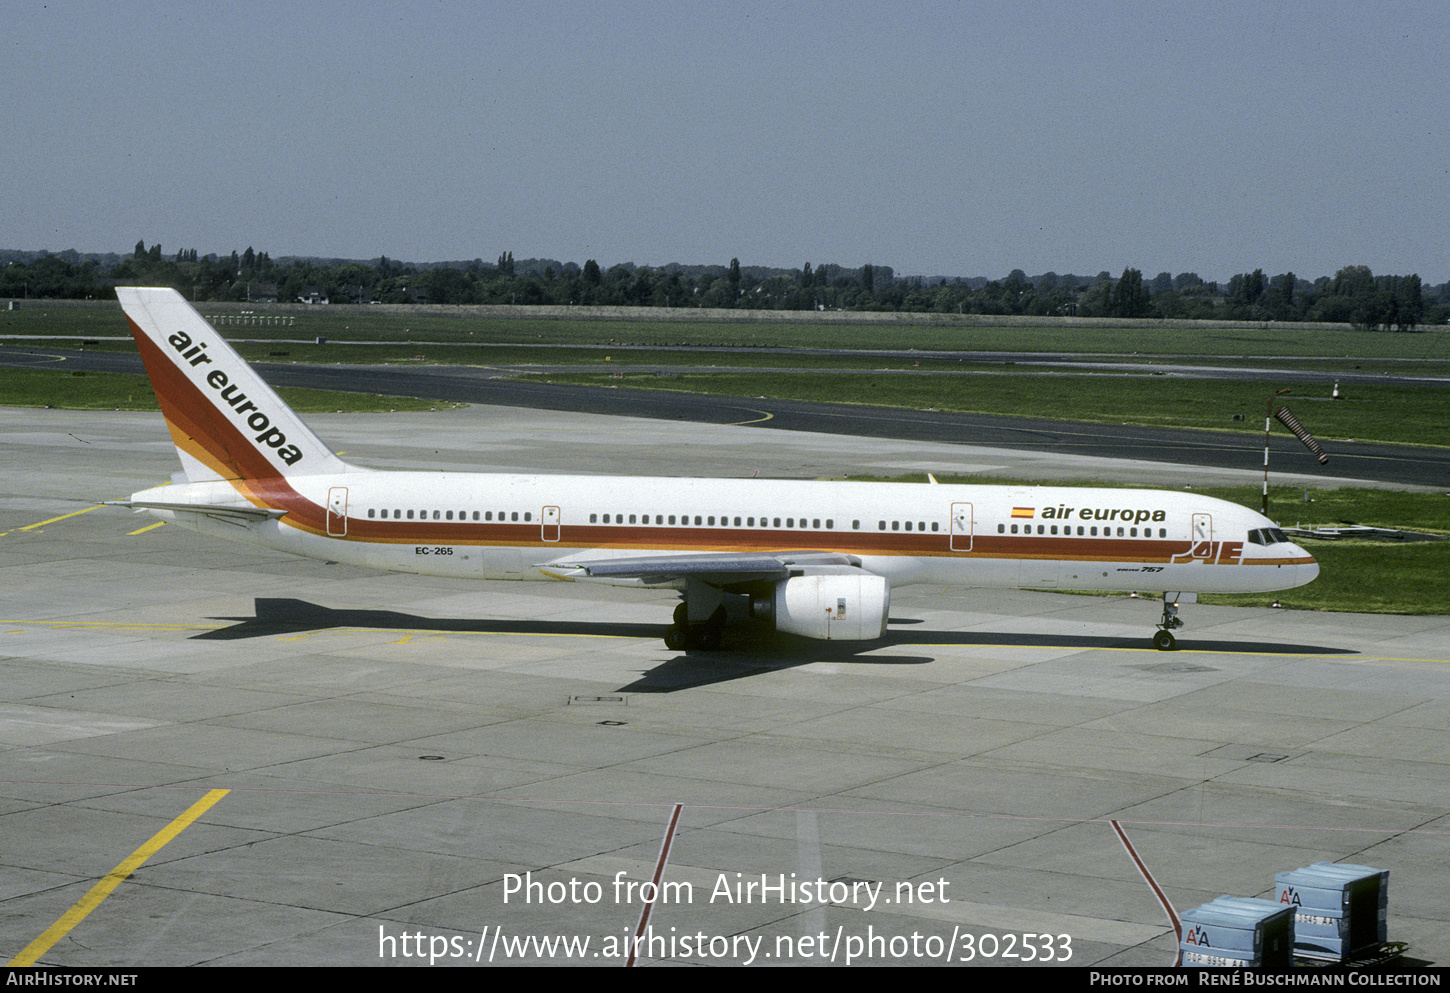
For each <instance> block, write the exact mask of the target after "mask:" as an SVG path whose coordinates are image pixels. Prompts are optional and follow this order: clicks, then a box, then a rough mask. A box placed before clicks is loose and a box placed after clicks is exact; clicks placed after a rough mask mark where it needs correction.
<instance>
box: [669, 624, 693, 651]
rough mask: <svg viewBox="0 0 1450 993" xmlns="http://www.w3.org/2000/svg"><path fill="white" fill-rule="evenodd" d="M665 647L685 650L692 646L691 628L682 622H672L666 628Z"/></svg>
mask: <svg viewBox="0 0 1450 993" xmlns="http://www.w3.org/2000/svg"><path fill="white" fill-rule="evenodd" d="M665 647H666V648H668V649H669V650H670V651H672V652H683V651H684V650H685V649H687V648H689V647H690V629H689V628H687V627H685V626H684V625H682V624H671V625H670V626H669V627H667V628H665Z"/></svg>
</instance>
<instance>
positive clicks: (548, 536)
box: [539, 507, 559, 541]
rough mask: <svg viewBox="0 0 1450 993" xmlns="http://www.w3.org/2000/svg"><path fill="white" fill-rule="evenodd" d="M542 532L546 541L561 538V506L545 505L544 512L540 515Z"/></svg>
mask: <svg viewBox="0 0 1450 993" xmlns="http://www.w3.org/2000/svg"><path fill="white" fill-rule="evenodd" d="M539 521H540V534H539V537H540V538H542V539H543V540H544V541H558V540H559V508H558V507H545V508H544V512H543V513H542V514H540V515H539Z"/></svg>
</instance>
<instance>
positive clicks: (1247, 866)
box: [0, 407, 1450, 967]
mask: <svg viewBox="0 0 1450 993" xmlns="http://www.w3.org/2000/svg"><path fill="white" fill-rule="evenodd" d="M308 420H309V422H310V423H311V424H312V426H313V427H314V429H315V430H316V431H317V433H318V434H319V435H320V436H321V437H322V438H323V439H325V440H327V441H328V442H330V443H332V444H333V445H334V447H335V448H336V449H338V450H339V451H341V452H342V453H343V454H344V455H345V457H346V458H348V459H350V460H352V461H355V462H358V463H360V464H363V465H371V466H376V467H380V468H402V467H410V468H441V469H471V470H488V469H498V470H503V471H514V470H529V471H542V472H558V471H566V470H568V471H585V472H611V473H620V472H623V473H667V474H672V475H699V476H750V475H757V474H758V475H761V476H802V475H803V476H839V475H844V474H851V475H861V474H877V473H891V472H900V471H902V470H903V469H906V468H912V469H917V470H924V471H933V472H963V471H967V472H971V471H976V472H983V473H992V474H999V475H1008V474H1010V475H1015V476H1025V477H1027V478H1040V479H1043V480H1048V479H1052V478H1058V477H1062V476H1068V477H1074V478H1080V477H1081V475H1082V474H1083V473H1084V472H1095V473H1097V475H1098V478H1103V479H1122V480H1132V481H1137V482H1141V481H1145V480H1148V481H1153V482H1156V483H1159V484H1162V485H1165V486H1167V485H1174V486H1182V485H1193V484H1199V483H1207V482H1223V481H1226V480H1237V479H1245V478H1252V473H1251V472H1247V473H1246V472H1240V471H1238V470H1234V469H1231V468H1222V469H1199V468H1191V467H1183V466H1174V465H1170V464H1168V463H1164V462H1133V461H1126V460H1124V461H1110V460H1103V459H1099V458H1092V457H1088V456H1074V455H1062V454H1055V453H1050V452H1040V451H1039V452H1031V451H1009V450H1005V449H988V448H973V447H967V446H961V445H949V444H943V443H939V442H933V441H912V440H900V441H895V442H893V443H891V444H890V445H883V444H882V443H881V442H880V441H877V440H872V439H869V438H856V437H847V436H844V435H839V434H821V433H808V432H794V431H759V430H756V429H753V428H751V427H749V426H732V425H712V424H690V423H680V422H675V421H669V420H659V419H631V418H620V417H605V416H597V415H590V414H579V413H561V412H554V411H547V410H510V411H505V410H502V409H500V408H491V407H471V408H467V409H464V410H457V411H447V412H435V413H426V414H394V415H384V416H378V415H328V416H312V417H309V418H308ZM0 469H3V475H0V479H3V483H0V582H3V584H4V589H6V590H7V595H6V597H5V599H4V601H3V603H4V607H3V617H0V621H3V623H0V639H3V641H0V673H3V678H4V686H3V690H0V764H3V770H0V798H3V800H0V832H3V835H0V836H3V837H4V838H5V844H4V845H3V846H0V864H3V866H4V871H3V873H0V913H3V920H4V926H3V928H0V935H3V937H4V941H5V950H6V957H7V959H9V958H10V957H11V956H17V955H19V954H21V953H22V951H23V950H24V949H26V948H27V947H29V946H31V944H32V943H33V942H36V941H37V940H38V939H40V938H41V937H42V936H43V935H45V934H47V933H52V934H53V932H48V929H52V927H53V925H56V924H57V922H60V921H63V920H66V919H67V913H68V911H69V910H70V909H71V908H73V907H74V906H75V905H76V904H77V902H78V901H80V900H81V899H82V898H83V897H84V896H85V895H86V894H87V893H88V892H89V891H91V890H92V888H93V887H94V886H96V884H97V882H98V880H102V879H103V878H104V877H106V876H107V874H108V873H112V871H113V870H115V869H117V867H118V866H121V865H122V864H123V863H124V862H125V860H127V858H128V856H131V855H132V854H133V853H135V852H137V850H138V849H140V848H142V847H143V846H145V845H146V843H147V842H148V840H151V839H154V838H157V837H159V836H161V835H164V834H165V833H166V832H167V831H168V830H174V833H172V834H171V836H170V837H169V838H167V839H166V840H165V841H164V843H162V844H161V845H160V846H159V847H158V848H157V849H156V850H155V852H154V854H150V855H149V857H147V858H146V860H145V861H144V862H143V863H141V864H140V865H139V867H132V868H131V869H129V870H128V871H127V872H126V873H122V874H121V876H124V878H120V877H117V878H119V882H118V883H116V884H115V887H114V889H113V890H112V891H110V893H109V895H107V896H106V897H105V898H104V899H103V900H101V901H100V902H99V903H98V904H97V905H96V906H95V907H94V909H92V910H90V912H89V913H88V914H86V915H85V916H83V918H81V919H79V920H76V921H74V922H73V923H72V924H71V926H69V927H68V928H66V929H65V930H64V931H63V933H61V934H59V935H56V936H54V940H53V941H52V943H51V944H49V945H48V946H47V947H46V948H45V950H44V951H42V952H40V953H39V954H38V958H37V959H36V961H37V962H39V963H42V964H56V965H68V966H134V965H156V966H162V965H231V966H250V965H347V966H362V965H419V964H423V965H427V964H430V962H432V963H436V964H439V965H442V964H449V965H472V964H487V963H492V964H521V963H546V964H553V965H561V964H587V965H602V966H622V965H624V964H625V963H626V961H627V959H628V953H629V951H630V948H631V946H630V942H629V940H628V939H629V937H630V936H632V935H635V934H637V933H640V932H641V929H643V933H644V935H645V937H646V941H645V942H644V943H643V945H641V946H639V947H638V948H637V949H636V952H637V961H636V964H637V965H641V966H652V965H663V964H696V965H724V964H752V965H760V964H785V963H789V964H800V965H807V964H848V962H849V964H858V965H859V964H874V965H880V964H898V965H918V964H922V965H925V964H941V963H944V962H947V961H950V962H951V963H953V964H967V965H983V964H986V965H1023V966H1029V967H1038V966H1043V965H1048V966H1067V967H1078V966H1088V965H1102V966H1163V965H1168V964H1171V962H1172V961H1173V958H1174V954H1175V947H1176V946H1175V939H1174V932H1173V929H1172V924H1171V921H1170V916H1169V913H1170V911H1169V910H1167V909H1165V907H1164V906H1163V905H1162V904H1161V903H1160V902H1159V900H1158V899H1157V897H1155V894H1154V890H1153V887H1152V886H1150V880H1149V879H1147V878H1145V877H1144V875H1143V874H1142V873H1141V872H1140V870H1139V868H1138V866H1137V864H1136V863H1135V861H1134V859H1133V858H1132V857H1131V856H1130V854H1129V852H1128V850H1127V848H1126V847H1125V843H1124V840H1123V839H1126V840H1127V844H1128V845H1131V846H1132V849H1133V851H1134V852H1135V853H1136V855H1137V857H1138V859H1139V860H1140V861H1141V863H1142V865H1143V867H1144V870H1145V871H1146V872H1147V873H1148V875H1149V876H1151V882H1152V883H1153V884H1156V886H1157V887H1158V888H1159V889H1161V891H1162V893H1163V894H1164V895H1165V896H1166V898H1167V900H1168V903H1169V906H1170V907H1171V908H1172V910H1173V911H1176V912H1178V913H1181V912H1182V911H1184V910H1187V909H1189V908H1192V907H1195V906H1198V905H1199V904H1202V903H1205V902H1207V901H1208V900H1211V899H1212V898H1214V897H1216V896H1218V895H1220V894H1232V895H1238V896H1264V895H1267V894H1268V891H1269V890H1270V889H1271V888H1272V886H1273V877H1274V874H1275V873H1276V872H1282V871H1286V870H1291V869H1295V868H1299V867H1301V866H1307V865H1309V864H1311V863H1313V862H1317V861H1346V862H1352V863H1358V864H1366V865H1371V866H1375V867H1377V868H1380V869H1388V870H1389V871H1390V889H1389V909H1388V920H1389V937H1390V939H1391V940H1398V941H1407V942H1409V943H1410V945H1411V948H1410V953H1409V954H1410V955H1411V957H1412V958H1413V959H1415V960H1416V961H1418V962H1434V963H1444V962H1445V961H1447V960H1450V937H1447V934H1450V928H1447V926H1446V925H1447V922H1450V905H1447V901H1446V898H1445V894H1446V893H1447V892H1450V879H1447V872H1450V870H1447V866H1450V859H1447V850H1450V745H1447V741H1450V736H1447V734H1446V732H1447V731H1450V618H1445V617H1388V616H1368V615H1342V614H1311V613H1307V612H1298V611H1294V610H1292V609H1291V610H1270V609H1267V608H1263V609H1249V608H1227V607H1210V606H1204V605H1193V606H1186V607H1185V608H1184V610H1183V615H1182V616H1183V617H1184V619H1185V621H1186V625H1187V626H1186V627H1185V628H1184V629H1183V630H1182V631H1181V632H1180V641H1179V644H1180V646H1181V650H1180V651H1178V652H1175V653H1171V654H1168V653H1160V652H1155V651H1153V650H1152V649H1151V648H1149V647H1148V645H1147V639H1148V635H1149V634H1150V633H1151V631H1152V628H1153V622H1154V620H1155V619H1156V615H1157V612H1158V608H1157V606H1156V605H1155V603H1154V602H1153V601H1147V600H1132V599H1127V598H1123V597H1106V598H1104V597H1084V596H1068V595H1058V594H1049V593H1035V592H1017V591H1005V592H1004V591H978V590H971V589H965V588H956V587H951V588H912V587H908V588H903V589H899V590H894V591H893V596H892V610H891V624H890V633H889V636H888V637H887V638H886V639H884V640H883V641H882V642H880V643H867V644H864V645H861V644H858V645H855V646H853V647H841V646H833V645H830V644H826V643H820V642H799V641H787V640H779V641H778V640H774V639H766V638H744V639H742V640H739V641H737V642H735V643H734V645H733V647H731V645H730V644H729V643H727V649H728V650H726V651H723V652H715V653H709V654H699V653H674V652H670V651H668V650H666V649H665V648H664V646H663V644H662V642H661V640H660V633H661V631H662V629H663V627H664V625H665V624H666V623H668V615H669V611H670V608H671V607H672V606H673V603H674V598H673V596H672V595H670V594H664V593H653V592H640V591H631V590H613V589H609V588H603V587H598V588H596V587H587V586H575V585H567V584H559V585H552V584H528V585H525V584H510V583H486V582H481V583H466V582H463V581H452V580H440V579H432V578H423V577H415V576H402V575H393V574H376V573H370V572H365V571H362V570H357V569H353V568H350V567H344V566H339V565H335V564H327V563H323V562H315V561H305V560H298V559H293V558H290V557H287V556H285V555H282V554H280V553H272V552H267V551H259V550H257V549H253V548H248V547H245V546H240V545H229V544H226V543H223V542H216V541H212V540H209V539H206V538H203V537H202V536H200V535H197V534H194V533H192V532H188V531H182V530H180V529H177V528H174V527H171V526H161V527H152V526H150V525H152V524H154V523H155V522H154V520H153V519H151V518H149V517H146V516H144V515H134V516H133V515H131V514H129V513H127V512H124V511H121V510H118V509H115V508H99V509H93V508H96V506H97V505H98V504H99V503H100V502H101V501H102V500H105V499H115V498H118V497H123V496H126V495H128V494H129V493H130V492H132V491H133V490H138V489H141V488H144V487H148V486H152V485H156V484H157V483H159V482H161V481H163V480H165V479H166V478H167V477H168V476H169V475H170V474H171V473H172V472H174V471H176V469H177V464H176V459H175V454H174V449H173V448H172V446H171V443H170V441H169V438H168V437H167V434H166V429H165V426H164V424H163V422H162V420H161V418H160V416H159V415H144V414H127V413H104V414H96V413H80V412H67V411H34V410H14V409H6V410H3V411H0ZM1266 599H1267V598H1266ZM1284 599H1285V602H1286V603H1287V604H1288V605H1289V606H1290V607H1292V605H1293V604H1292V596H1285V597H1284ZM222 791H224V792H222ZM199 803H200V804H204V805H205V806H204V809H202V810H200V812H199V813H196V814H195V818H194V820H192V821H190V822H189V823H187V824H186V825H184V826H183V827H181V828H180V829H175V825H176V819H177V818H178V817H180V816H181V815H182V814H183V813H185V812H187V811H188V809H189V808H193V806H194V805H197V804H199ZM676 819H677V820H676ZM672 821H675V828H674V829H673V830H670V825H671V823H672ZM1119 832H1121V834H1120V833H1119ZM667 839H668V844H666V840H667ZM657 872H658V873H659V876H658V878H659V879H660V881H661V883H662V886H661V888H660V890H659V892H658V893H657V894H656V896H655V899H654V900H653V901H650V900H648V899H647V898H646V891H647V888H646V887H645V886H644V884H645V883H647V882H649V881H650V880H652V879H653V878H655V875H656V873H657ZM822 897H823V898H824V900H822V899H820V898H822ZM646 914H647V917H646ZM642 920H643V923H642Z"/></svg>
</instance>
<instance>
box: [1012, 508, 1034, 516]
mask: <svg viewBox="0 0 1450 993" xmlns="http://www.w3.org/2000/svg"><path fill="white" fill-rule="evenodd" d="M1034 510H1035V508H1033V507H1013V508H1012V516H1013V517H1031V516H1032V514H1033V512H1034Z"/></svg>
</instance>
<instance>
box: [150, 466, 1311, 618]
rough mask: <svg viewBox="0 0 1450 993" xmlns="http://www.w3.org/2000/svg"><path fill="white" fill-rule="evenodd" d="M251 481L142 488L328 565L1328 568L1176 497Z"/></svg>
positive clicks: (1182, 577) (764, 484)
mask: <svg viewBox="0 0 1450 993" xmlns="http://www.w3.org/2000/svg"><path fill="white" fill-rule="evenodd" d="M242 485H243V487H244V489H245V491H246V492H245V493H239V488H238V486H237V485H236V484H234V483H231V482H220V481H218V482H209V483H185V484H178V485H173V486H168V487H161V488H157V489H154V490H150V491H147V492H145V493H138V494H136V495H135V497H133V499H134V500H136V501H138V502H145V501H147V500H150V501H156V502H168V503H171V504H198V505H204V506H209V507H222V506H228V505H234V506H237V507H238V508H257V507H263V508H269V509H272V510H274V511H277V510H285V511H286V513H285V514H281V515H279V516H277V517H275V518H274V519H265V518H260V517H254V518H250V519H246V518H239V517H228V516H226V515H224V514H216V515H208V514H204V513H203V514H197V513H177V512H175V511H171V510H159V509H153V510H152V511H151V512H152V513H155V514H157V516H160V517H162V518H163V519H166V520H173V521H175V522H176V523H178V524H182V525H184V526H189V527H194V528H195V529H197V530H199V531H204V532H207V533H211V534H215V535H218V536H220V537H225V538H230V539H232V540H238V541H248V542H256V543H260V544H264V545H267V546H269V547H272V548H277V549H281V550H283V551H287V552H292V553H296V554H299V555H305V556H309V557H313V558H325V559H330V560H334V561H339V562H344V563H348V564H351V565H358V566H366V567H369V568H374V569H386V570H392V571H399V572H412V573H420V574H426V575H438V576H458V577H469V578H476V579H519V580H544V579H559V578H582V577H576V576H561V575H558V574H557V573H555V574H550V573H549V572H548V571H547V570H549V567H550V566H551V565H555V564H558V563H564V562H567V563H571V564H580V563H587V562H588V561H590V560H591V559H597V560H610V561H618V560H620V559H621V558H628V557H632V556H638V557H642V558H644V557H654V556H659V555H661V554H667V553H728V552H767V553H771V552H782V551H790V552H800V551H822V552H833V553H839V554H843V555H848V556H852V557H854V558H857V559H859V561H860V566H861V568H862V569H864V570H866V571H867V572H870V573H874V574H877V575H881V576H884V577H886V578H887V579H889V580H890V583H891V584H892V585H893V586H901V585H909V584H912V583H950V584H959V585H969V586H984V587H1031V588H1062V589H1091V590H1139V591H1144V592H1150V591H1151V592H1163V591H1194V592H1258V591H1268V590H1281V589H1288V588H1291V587H1295V586H1300V585H1303V584H1304V583H1307V582H1309V581H1311V580H1312V579H1313V578H1314V577H1315V576H1316V575H1317V574H1318V570H1319V567H1318V564H1317V563H1315V561H1314V559H1313V558H1312V557H1311V556H1309V554H1308V553H1307V552H1305V551H1304V550H1303V549H1302V548H1300V547H1299V546H1297V545H1295V544H1293V543H1290V542H1288V541H1285V540H1282V535H1278V536H1277V538H1276V539H1272V540H1270V539H1268V538H1267V537H1266V536H1267V535H1268V534H1269V531H1270V529H1272V528H1273V525H1272V522H1270V521H1269V520H1267V519H1266V518H1264V517H1263V516H1262V515H1260V514H1258V513H1256V512H1254V511H1252V510H1249V509H1247V508H1244V507H1240V506H1238V505H1236V504H1231V503H1227V502H1225V501H1222V500H1217V499H1214V498H1211V497H1203V496H1196V495H1194V494H1192V493H1180V492H1171V491H1161V490H1127V489H1107V488H1077V487H1045V486H1043V487H1007V486H971V485H931V484H924V483H852V482H813V481H792V480H762V479H677V478H652V477H620V476H564V475H558V476H556V475H507V474H492V473H451V472H450V473H445V472H391V471H386V472H385V471H369V470H361V471H353V472H347V473H341V474H336V475H316V476H302V477H288V478H286V479H280V478H279V479H277V480H272V481H262V482H255V481H254V482H251V483H247V484H242ZM601 581H609V580H601ZM613 581H614V582H618V583H620V584H622V585H641V581H640V580H637V579H630V580H613ZM645 585H666V586H682V585H683V584H682V582H678V581H676V582H661V583H656V584H645Z"/></svg>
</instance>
